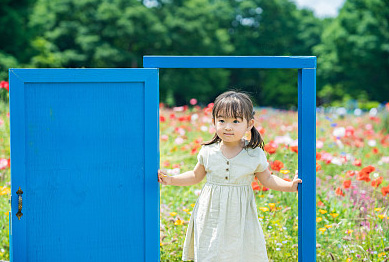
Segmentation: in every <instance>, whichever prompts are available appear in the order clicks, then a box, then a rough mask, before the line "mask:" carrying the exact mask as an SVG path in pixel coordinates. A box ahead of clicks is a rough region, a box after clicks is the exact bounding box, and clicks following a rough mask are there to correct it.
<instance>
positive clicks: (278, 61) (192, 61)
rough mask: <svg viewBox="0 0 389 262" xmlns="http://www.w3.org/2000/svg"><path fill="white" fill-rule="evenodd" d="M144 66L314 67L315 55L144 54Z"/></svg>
mask: <svg viewBox="0 0 389 262" xmlns="http://www.w3.org/2000/svg"><path fill="white" fill-rule="evenodd" d="M143 67H145V68H298V69H299V68H316V57H315V56H144V57H143Z"/></svg>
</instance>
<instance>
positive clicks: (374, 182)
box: [371, 176, 384, 187]
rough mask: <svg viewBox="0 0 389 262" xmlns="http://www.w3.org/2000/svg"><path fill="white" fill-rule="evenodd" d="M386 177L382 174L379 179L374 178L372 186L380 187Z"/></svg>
mask: <svg viewBox="0 0 389 262" xmlns="http://www.w3.org/2000/svg"><path fill="white" fill-rule="evenodd" d="M383 179H384V178H383V177H382V176H380V177H379V178H377V179H374V180H373V181H371V186H372V187H378V186H379V185H380V184H381V183H382V180H383Z"/></svg>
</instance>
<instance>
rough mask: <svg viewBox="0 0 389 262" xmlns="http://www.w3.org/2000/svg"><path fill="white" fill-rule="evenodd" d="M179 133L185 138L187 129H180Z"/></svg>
mask: <svg viewBox="0 0 389 262" xmlns="http://www.w3.org/2000/svg"><path fill="white" fill-rule="evenodd" d="M178 133H179V134H180V136H183V135H185V129H183V128H181V127H180V128H179V129H178Z"/></svg>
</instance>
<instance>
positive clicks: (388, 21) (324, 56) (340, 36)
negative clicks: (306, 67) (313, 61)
mask: <svg viewBox="0 0 389 262" xmlns="http://www.w3.org/2000/svg"><path fill="white" fill-rule="evenodd" d="M388 6H389V5H388V1H387V0H347V1H346V2H345V4H344V6H343V8H342V9H341V10H340V12H339V15H338V17H336V18H335V19H334V20H333V21H332V23H331V24H330V25H329V26H328V27H326V29H325V30H324V32H323V34H322V37H321V43H320V44H319V45H317V46H316V47H315V48H314V50H315V53H316V54H317V56H318V63H319V65H318V66H319V68H320V72H319V77H320V79H322V80H323V83H328V84H329V85H331V86H332V88H333V89H335V88H341V89H343V90H344V91H345V92H346V93H349V94H350V95H351V96H352V97H353V98H358V96H359V95H360V94H363V93H366V94H367V96H368V98H369V99H373V100H377V101H380V102H383V101H385V99H387V94H388V93H389V74H388V72H389V63H388V61H389V44H388V43H389V34H388V32H389V9H388Z"/></svg>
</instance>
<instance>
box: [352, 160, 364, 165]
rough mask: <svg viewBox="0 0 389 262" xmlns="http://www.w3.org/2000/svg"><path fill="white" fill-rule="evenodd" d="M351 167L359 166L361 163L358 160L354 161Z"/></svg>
mask: <svg viewBox="0 0 389 262" xmlns="http://www.w3.org/2000/svg"><path fill="white" fill-rule="evenodd" d="M353 165H354V166H361V165H362V161H361V160H360V159H355V161H354V163H353Z"/></svg>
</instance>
